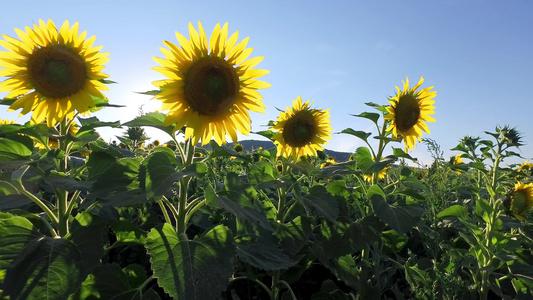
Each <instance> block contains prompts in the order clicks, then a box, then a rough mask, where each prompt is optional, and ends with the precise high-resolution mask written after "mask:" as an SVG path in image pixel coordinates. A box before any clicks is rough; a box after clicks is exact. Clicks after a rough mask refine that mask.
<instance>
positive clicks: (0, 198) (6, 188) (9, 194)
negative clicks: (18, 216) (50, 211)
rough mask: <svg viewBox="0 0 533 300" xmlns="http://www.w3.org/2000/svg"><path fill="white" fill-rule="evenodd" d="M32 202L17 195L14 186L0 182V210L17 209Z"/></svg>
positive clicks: (17, 192)
mask: <svg viewBox="0 0 533 300" xmlns="http://www.w3.org/2000/svg"><path fill="white" fill-rule="evenodd" d="M32 202H33V201H32V200H31V199H30V198H28V197H26V196H25V195H22V194H19V191H18V190H17V188H16V187H15V186H13V185H12V184H11V183H9V182H7V181H0V209H5V210H7V209H12V208H18V207H21V206H24V205H27V204H30V203H32Z"/></svg>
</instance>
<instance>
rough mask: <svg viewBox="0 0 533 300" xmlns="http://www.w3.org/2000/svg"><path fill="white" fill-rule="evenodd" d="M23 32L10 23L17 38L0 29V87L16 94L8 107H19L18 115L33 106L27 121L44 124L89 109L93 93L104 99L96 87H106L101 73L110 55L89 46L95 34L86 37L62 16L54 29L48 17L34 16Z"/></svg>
mask: <svg viewBox="0 0 533 300" xmlns="http://www.w3.org/2000/svg"><path fill="white" fill-rule="evenodd" d="M33 27H34V28H33V29H31V28H29V27H26V28H25V30H26V31H25V32H24V31H22V30H20V29H17V28H15V31H16V33H17V36H18V38H19V39H16V38H12V37H10V36H7V35H2V37H3V38H4V40H0V45H2V46H3V47H4V48H6V49H7V51H0V67H2V68H3V69H0V76H3V77H7V79H6V80H4V81H3V82H1V83H0V92H9V94H8V95H7V96H6V98H15V99H16V100H15V101H14V102H13V103H12V104H11V106H10V110H17V109H22V111H21V115H25V114H27V113H29V112H30V111H32V116H31V122H32V123H41V122H43V121H45V120H46V123H47V125H48V126H49V127H52V126H55V125H56V124H57V123H59V122H60V121H62V120H63V119H64V118H65V117H68V118H69V119H73V118H74V113H75V112H78V113H81V114H83V115H85V114H88V113H89V112H90V110H91V109H92V108H95V107H96V103H95V99H101V100H103V101H107V99H106V98H105V96H104V95H103V94H102V93H101V92H100V91H102V90H107V87H106V86H105V85H104V84H103V83H102V82H101V80H102V79H104V78H107V77H108V76H107V75H106V74H103V73H101V71H102V70H103V69H104V66H103V64H104V63H106V62H107V61H108V60H109V59H108V58H107V57H106V56H107V55H108V54H107V53H99V50H100V48H101V47H93V43H94V40H95V37H94V36H93V37H91V38H89V39H85V38H86V36H87V32H86V31H85V32H82V33H81V34H78V30H79V24H78V23H74V24H73V25H72V27H71V26H70V24H69V21H68V20H67V21H65V22H64V23H63V25H62V26H61V28H59V30H58V29H57V28H56V26H55V24H54V22H52V21H51V20H49V21H48V23H45V22H44V21H43V20H39V25H37V24H34V26H33Z"/></svg>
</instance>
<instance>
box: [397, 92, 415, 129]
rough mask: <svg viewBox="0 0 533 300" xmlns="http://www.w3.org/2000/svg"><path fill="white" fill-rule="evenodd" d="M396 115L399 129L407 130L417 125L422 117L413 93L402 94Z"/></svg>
mask: <svg viewBox="0 0 533 300" xmlns="http://www.w3.org/2000/svg"><path fill="white" fill-rule="evenodd" d="M395 115H396V118H395V119H396V126H397V127H398V130H400V131H402V132H405V131H408V130H410V129H411V128H412V127H413V126H415V125H416V123H417V122H418V118H419V117H420V107H419V105H418V101H417V100H416V98H415V97H414V96H412V95H403V96H400V98H399V101H398V104H397V105H396V114H395Z"/></svg>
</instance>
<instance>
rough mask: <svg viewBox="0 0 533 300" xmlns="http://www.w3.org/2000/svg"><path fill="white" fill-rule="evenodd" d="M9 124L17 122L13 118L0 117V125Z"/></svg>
mask: <svg viewBox="0 0 533 300" xmlns="http://www.w3.org/2000/svg"><path fill="white" fill-rule="evenodd" d="M9 124H18V123H17V121H13V120H2V119H0V125H9Z"/></svg>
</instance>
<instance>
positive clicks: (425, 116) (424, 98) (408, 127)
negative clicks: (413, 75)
mask: <svg viewBox="0 0 533 300" xmlns="http://www.w3.org/2000/svg"><path fill="white" fill-rule="evenodd" d="M402 82H403V81H402ZM423 82H424V78H423V77H421V78H420V81H419V82H418V84H417V85H415V86H414V87H413V88H409V78H406V80H405V82H403V91H401V90H400V88H398V87H396V89H397V93H396V96H394V97H392V98H390V101H389V103H390V104H391V105H390V106H388V107H387V112H388V113H387V114H386V115H385V119H386V120H390V126H389V127H388V128H387V131H391V130H392V135H393V137H394V138H397V137H398V136H401V137H402V138H403V140H404V144H405V151H407V150H408V149H410V150H414V149H415V145H416V143H417V142H416V140H417V139H418V141H420V142H421V141H422V139H421V137H422V131H425V132H427V133H431V132H430V131H429V128H428V127H427V125H426V123H425V122H435V119H433V118H432V117H430V116H429V115H431V114H434V113H435V112H434V111H433V109H434V108H435V107H434V106H433V103H435V101H432V100H431V99H433V98H434V97H435V96H436V95H437V92H435V91H430V90H431V89H432V88H433V87H428V88H425V89H422V90H420V91H417V89H418V88H419V87H420V85H422V83H423Z"/></svg>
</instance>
